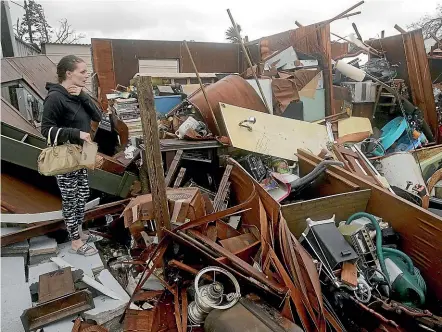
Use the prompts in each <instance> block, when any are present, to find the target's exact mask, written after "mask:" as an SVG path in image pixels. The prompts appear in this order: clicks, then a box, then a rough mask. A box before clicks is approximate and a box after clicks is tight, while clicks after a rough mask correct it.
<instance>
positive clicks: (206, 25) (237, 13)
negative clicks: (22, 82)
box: [9, 0, 442, 43]
mask: <svg viewBox="0 0 442 332" xmlns="http://www.w3.org/2000/svg"><path fill="white" fill-rule="evenodd" d="M14 2H16V3H18V4H21V5H23V1H21V0H15V1H14ZM37 2H38V3H40V4H41V5H42V6H43V8H44V10H45V15H46V18H47V20H48V22H49V24H50V25H52V27H54V28H56V27H58V25H59V23H58V22H59V21H60V20H61V19H63V18H66V19H67V20H68V21H69V23H70V24H71V25H72V27H73V28H74V29H75V30H77V32H82V33H84V34H85V35H86V36H87V37H86V38H85V39H83V40H82V41H81V42H82V43H90V38H124V39H157V40H184V39H186V40H195V41H213V42H225V41H226V40H225V35H224V33H225V30H226V29H227V28H228V27H229V26H230V25H231V23H230V20H229V16H228V15H227V12H226V9H227V8H229V9H230V10H231V12H232V15H233V17H234V19H235V20H236V23H237V24H240V25H241V27H242V30H243V36H245V35H248V36H249V40H253V39H257V38H260V37H264V36H268V35H271V34H274V33H278V32H282V31H285V30H289V29H293V28H296V26H295V20H298V21H299V22H301V23H302V24H304V25H308V24H311V23H315V22H319V21H322V20H326V19H330V18H332V17H333V16H335V15H337V14H338V13H340V12H342V11H344V10H346V9H347V8H349V7H350V6H352V5H354V4H356V3H357V2H358V0H328V1H327V0H322V1H321V0H305V1H302V0H274V1H260V0H254V1H249V0H222V1H218V0H217V1H210V0H205V1H200V0H182V1H175V0H158V1H157V0H145V1H131V0H124V1H123V0H120V1H104V0H76V1H69V0H58V1H55V0H53V1H38V0H37ZM439 2H442V0H440V1H438V0H366V1H365V3H364V4H362V5H361V6H360V7H358V8H357V9H355V10H353V11H362V13H361V14H360V15H357V16H353V17H350V18H348V19H342V20H338V21H336V22H333V23H332V24H331V31H332V32H334V33H336V34H338V35H343V36H345V35H348V34H349V33H352V32H353V28H352V26H351V23H352V22H355V23H356V25H357V26H358V29H359V32H360V33H361V35H362V37H363V38H364V39H369V38H376V37H379V36H380V32H381V30H385V33H386V36H390V35H394V34H397V33H398V32H397V31H396V30H395V29H394V28H393V26H394V25H395V24H398V25H400V26H402V27H403V28H405V29H406V26H407V25H408V24H411V23H412V22H414V21H416V20H419V18H420V17H422V16H423V15H425V14H432V13H434V12H435V10H436V6H437V4H438V3H439ZM9 6H10V9H11V19H12V22H13V24H14V23H15V22H16V20H17V18H20V19H21V18H22V16H23V13H24V10H23V9H22V8H20V7H19V6H18V5H16V4H14V3H12V2H11V1H9Z"/></svg>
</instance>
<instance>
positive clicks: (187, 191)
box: [123, 188, 206, 227]
mask: <svg viewBox="0 0 442 332" xmlns="http://www.w3.org/2000/svg"><path fill="white" fill-rule="evenodd" d="M166 194H167V199H168V205H169V215H170V220H171V221H172V222H178V223H184V222H185V221H186V219H190V220H194V219H197V218H200V217H203V216H205V215H206V209H205V204H204V199H203V197H202V195H201V193H200V191H199V189H198V188H176V189H172V188H168V189H167V190H166ZM123 216H124V225H125V227H129V226H130V225H131V224H132V223H133V222H135V221H138V220H143V221H144V220H153V219H155V215H154V211H153V201H152V195H151V194H147V195H141V196H138V197H136V198H134V199H132V200H131V201H130V203H129V204H128V205H127V206H126V208H125V209H124V211H123Z"/></svg>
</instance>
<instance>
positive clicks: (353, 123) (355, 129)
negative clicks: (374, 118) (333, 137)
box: [338, 116, 373, 137]
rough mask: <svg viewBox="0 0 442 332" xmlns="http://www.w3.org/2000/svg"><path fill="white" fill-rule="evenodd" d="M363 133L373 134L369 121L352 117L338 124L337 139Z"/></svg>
mask: <svg viewBox="0 0 442 332" xmlns="http://www.w3.org/2000/svg"><path fill="white" fill-rule="evenodd" d="M363 132H370V134H373V128H372V127H371V122H370V119H367V118H359V117H356V116H352V117H351V118H348V119H344V120H341V121H339V122H338V133H339V137H343V136H346V135H350V134H356V133H363Z"/></svg>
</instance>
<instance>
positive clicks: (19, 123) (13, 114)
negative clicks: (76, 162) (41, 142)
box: [2, 64, 43, 137]
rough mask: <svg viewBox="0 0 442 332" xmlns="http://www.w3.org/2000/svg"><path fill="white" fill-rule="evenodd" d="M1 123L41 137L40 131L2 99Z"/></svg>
mask: <svg viewBox="0 0 442 332" xmlns="http://www.w3.org/2000/svg"><path fill="white" fill-rule="evenodd" d="M2 65H3V64H2ZM2 71H3V67H2ZM2 78H3V75H2ZM2 122H4V123H6V124H8V125H10V126H13V127H16V128H19V129H21V130H23V131H25V132H27V133H30V134H32V135H35V136H38V137H43V136H42V135H41V133H40V131H38V129H37V128H35V127H33V126H32V125H31V123H30V122H29V121H28V120H26V119H25V118H24V116H23V115H21V113H20V112H19V111H18V110H17V109H16V108H15V107H14V106H12V105H11V104H10V103H9V102H8V101H7V100H6V99H4V98H3V97H2Z"/></svg>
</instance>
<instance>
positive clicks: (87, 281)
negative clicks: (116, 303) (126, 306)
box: [51, 257, 124, 301]
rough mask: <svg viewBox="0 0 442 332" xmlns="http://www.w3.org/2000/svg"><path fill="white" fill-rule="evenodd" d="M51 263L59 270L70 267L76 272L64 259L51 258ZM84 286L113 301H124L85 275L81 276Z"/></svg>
mask: <svg viewBox="0 0 442 332" xmlns="http://www.w3.org/2000/svg"><path fill="white" fill-rule="evenodd" d="M51 261H53V262H54V263H55V264H57V265H58V266H59V267H60V268H62V269H64V268H65V267H70V268H71V269H72V270H77V268H76V267H75V266H73V265H71V264H69V263H68V262H66V261H65V260H64V259H61V258H60V257H52V258H51ZM81 280H82V281H83V282H84V283H85V284H87V285H89V286H91V287H94V288H95V289H96V290H98V291H100V292H101V293H103V294H104V295H106V296H109V297H110V298H112V299H114V300H121V301H124V299H123V298H122V297H121V296H120V295H118V294H117V293H115V292H114V291H112V290H110V289H109V288H107V287H104V286H103V285H102V284H100V283H99V282H98V281H96V280H95V279H93V278H91V277H89V276H88V275H87V274H83V278H82V279H81Z"/></svg>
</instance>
